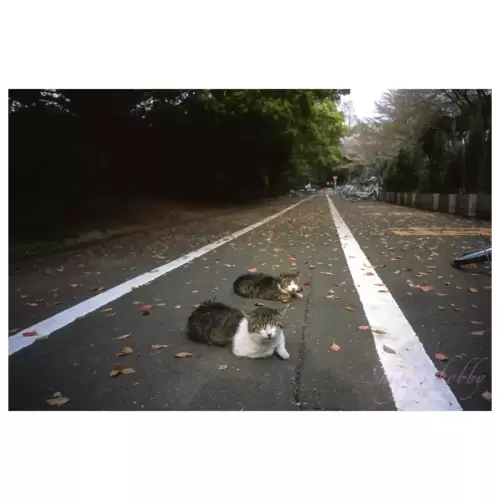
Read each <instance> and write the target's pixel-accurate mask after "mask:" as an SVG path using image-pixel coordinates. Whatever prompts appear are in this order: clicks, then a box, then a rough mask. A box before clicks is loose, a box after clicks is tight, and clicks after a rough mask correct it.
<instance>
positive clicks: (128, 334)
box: [113, 333, 132, 340]
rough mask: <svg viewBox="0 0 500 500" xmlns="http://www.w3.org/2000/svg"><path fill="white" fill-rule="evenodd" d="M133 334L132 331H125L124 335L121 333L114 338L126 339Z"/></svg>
mask: <svg viewBox="0 0 500 500" xmlns="http://www.w3.org/2000/svg"><path fill="white" fill-rule="evenodd" d="M131 335H132V334H131V333H125V334H124V335H120V336H119V337H113V340H125V339H128V338H129V337H130V336H131Z"/></svg>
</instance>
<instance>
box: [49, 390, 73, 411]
mask: <svg viewBox="0 0 500 500" xmlns="http://www.w3.org/2000/svg"><path fill="white" fill-rule="evenodd" d="M56 394H58V396H56ZM68 401H69V398H67V397H66V396H61V393H60V392H56V393H55V394H54V397H53V398H50V399H46V400H45V402H46V403H47V404H49V405H50V406H57V407H58V408H59V407H60V406H62V405H65V404H66V403H67V402H68Z"/></svg>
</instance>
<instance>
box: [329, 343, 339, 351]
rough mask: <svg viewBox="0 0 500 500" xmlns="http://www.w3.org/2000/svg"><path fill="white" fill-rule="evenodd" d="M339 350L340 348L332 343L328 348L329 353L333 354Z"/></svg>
mask: <svg viewBox="0 0 500 500" xmlns="http://www.w3.org/2000/svg"><path fill="white" fill-rule="evenodd" d="M341 349H342V348H341V347H340V346H339V345H337V344H335V343H333V344H332V345H331V346H330V351H333V352H339V351H340V350H341Z"/></svg>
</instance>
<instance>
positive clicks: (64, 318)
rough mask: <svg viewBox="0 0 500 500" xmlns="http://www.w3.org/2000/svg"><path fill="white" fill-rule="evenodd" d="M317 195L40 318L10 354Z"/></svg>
mask: <svg viewBox="0 0 500 500" xmlns="http://www.w3.org/2000/svg"><path fill="white" fill-rule="evenodd" d="M313 196H314V195H313ZM313 196H309V197H307V198H304V199H303V200H300V201H299V202H298V203H295V204H293V205H291V206H289V207H287V208H285V209H284V210H281V211H280V212H278V213H276V214H273V215H271V216H269V217H266V218H265V219H262V220H261V221H259V222H256V223H255V224H252V225H250V226H247V227H245V228H243V229H240V230H239V231H236V232H234V233H233V234H230V235H229V236H225V237H224V238H221V239H220V240H217V241H215V242H214V243H210V244H209V245H206V246H204V247H202V248H199V249H198V250H195V251H194V252H190V253H188V254H186V255H183V256H182V257H180V258H178V259H176V260H173V261H171V262H168V263H167V264H164V265H163V266H160V267H157V268H155V269H152V270H151V271H148V272H146V273H144V274H141V275H140V276H136V277H135V278H132V279H131V280H128V281H125V282H124V283H121V284H120V285H117V286H115V287H114V288H111V289H109V290H107V291H105V292H103V293H101V294H99V295H96V296H95V297H92V298H90V299H87V300H84V301H83V302H80V303H79V304H76V305H75V306H73V307H70V308H69V309H65V310H64V311H61V312H60V313H58V314H56V315H54V316H52V317H50V318H47V319H45V320H43V321H40V322H39V323H37V324H36V325H32V326H30V327H28V328H25V329H24V330H22V331H20V332H19V333H16V334H15V335H12V336H11V337H9V356H10V355H11V354H14V353H15V352H18V351H20V350H21V349H24V348H25V347H28V346H29V345H31V344H33V342H35V341H36V340H37V338H38V337H34V336H27V337H25V336H23V334H24V333H25V332H32V331H35V332H37V333H38V335H39V337H45V336H48V335H50V334H51V333H53V332H55V331H56V330H59V329H61V328H63V327H64V326H66V325H69V324H70V323H72V322H73V321H75V320H76V319H77V318H80V317H83V316H86V315H87V314H89V313H91V312H93V311H95V310H96V309H99V308H101V307H103V306H105V305H106V304H109V303H110V302H113V301H114V300H117V299H119V298H120V297H122V296H123V295H125V294H127V293H129V292H132V291H133V290H134V289H136V288H137V287H140V286H142V285H145V284H146V283H149V282H151V281H153V280H156V279H158V278H160V277H161V276H164V275H165V274H167V273H169V272H171V271H173V270H174V269H177V268H178V267H180V266H183V265H185V264H187V263H188V262H191V261H193V260H195V259H197V258H198V257H201V256H202V255H204V254H206V253H208V252H211V251H212V250H215V249H216V248H219V247H220V246H222V245H225V244H226V243H228V242H230V241H232V240H234V239H236V238H239V237H240V236H242V235H244V234H245V233H248V232H250V231H252V230H253V229H256V228H258V227H260V226H262V225H264V224H266V223H267V222H270V221H272V220H273V219H276V218H277V217H279V216H280V215H283V214H285V213H286V212H288V211H289V210H292V209H293V208H295V207H298V206H299V205H300V204H302V203H304V202H305V201H307V200H310V199H311V198H313Z"/></svg>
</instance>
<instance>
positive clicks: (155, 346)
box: [151, 344, 168, 349]
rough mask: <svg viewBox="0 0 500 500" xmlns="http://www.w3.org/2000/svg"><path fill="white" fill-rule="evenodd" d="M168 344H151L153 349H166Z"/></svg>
mask: <svg viewBox="0 0 500 500" xmlns="http://www.w3.org/2000/svg"><path fill="white" fill-rule="evenodd" d="M165 347H168V344H151V349H164V348H165Z"/></svg>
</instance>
